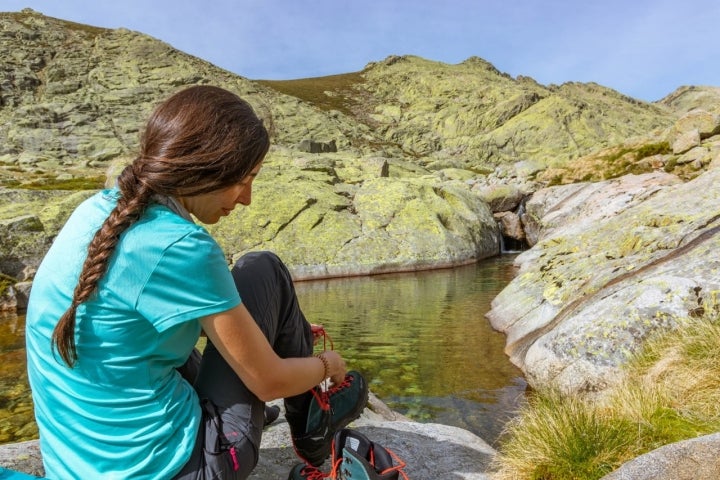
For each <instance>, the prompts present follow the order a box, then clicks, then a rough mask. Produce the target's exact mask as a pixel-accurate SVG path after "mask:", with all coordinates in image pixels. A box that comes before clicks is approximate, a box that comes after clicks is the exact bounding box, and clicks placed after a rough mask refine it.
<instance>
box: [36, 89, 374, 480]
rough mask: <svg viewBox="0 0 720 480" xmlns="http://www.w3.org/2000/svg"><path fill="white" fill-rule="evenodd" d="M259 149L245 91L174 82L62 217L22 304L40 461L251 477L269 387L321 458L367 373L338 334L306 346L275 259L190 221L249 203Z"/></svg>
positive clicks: (303, 452)
mask: <svg viewBox="0 0 720 480" xmlns="http://www.w3.org/2000/svg"><path fill="white" fill-rule="evenodd" d="M268 148H269V136H268V132H267V130H266V129H265V127H264V126H263V124H262V122H261V121H260V120H259V119H258V118H257V116H256V115H255V113H254V112H253V110H252V108H251V107H250V106H249V104H247V103H246V102H245V101H243V100H241V99H240V98H239V97H238V96H236V95H235V94H233V93H231V92H228V91H226V90H224V89H221V88H217V87H211V86H194V87H190V88H187V89H185V90H182V91H180V92H178V93H176V94H175V95H173V96H171V97H170V98H169V99H167V100H166V101H165V102H163V103H161V104H160V105H159V106H158V107H157V108H156V109H155V110H154V112H153V113H152V114H151V116H150V118H149V121H148V123H147V126H146V128H145V131H144V134H143V135H142V139H141V145H140V152H139V155H138V156H137V158H136V159H135V160H134V161H133V163H132V164H131V165H129V166H127V167H126V168H125V169H124V170H123V171H122V173H121V174H120V175H119V177H118V179H117V187H116V188H114V189H109V190H104V191H102V192H99V193H98V194H96V195H94V196H93V197H91V198H90V199H88V200H87V201H85V202H84V203H83V204H82V205H80V206H79V207H78V208H77V209H76V211H75V212H74V213H73V214H72V216H71V217H70V219H69V220H68V221H67V223H66V225H65V226H64V227H63V229H62V230H61V232H60V233H59V234H58V236H57V238H56V240H55V242H54V243H53V245H52V247H51V248H50V250H49V251H48V253H47V255H46V257H45V258H44V259H43V262H42V264H41V266H40V267H39V269H38V272H37V274H36V276H35V279H34V281H33V288H32V292H31V295H30V302H29V306H28V311H27V317H26V336H27V352H28V354H27V355H28V374H29V381H30V385H31V388H32V392H33V401H34V404H35V416H36V420H37V424H38V428H39V431H40V447H41V451H42V455H43V462H44V465H45V470H46V475H47V476H48V477H49V478H56V479H62V480H65V479H70V478H80V479H91V478H92V479H95V478H98V479H99V478H102V479H109V478H117V479H171V478H176V479H183V480H185V479H187V480H189V479H204V478H208V479H209V478H212V479H242V478H246V477H247V476H248V475H249V474H250V472H251V471H252V470H253V468H254V467H255V465H256V463H257V460H258V452H259V446H260V437H261V433H262V428H263V422H264V406H265V404H264V402H265V401H269V400H272V399H276V398H284V399H285V410H286V418H287V420H288V423H289V424H290V429H291V433H292V439H293V444H294V446H295V450H296V452H297V453H298V455H299V456H300V457H301V458H302V459H303V460H304V461H306V462H307V463H308V464H312V465H319V464H321V463H322V462H323V461H324V459H325V458H326V457H327V456H328V454H329V452H330V443H331V439H332V434H333V433H334V432H335V431H336V430H338V429H340V428H343V427H344V426H345V425H347V423H349V422H350V421H351V420H352V419H353V418H356V417H357V416H358V415H359V414H360V412H361V411H362V409H363V408H364V406H365V403H366V401H367V386H366V384H365V382H364V380H363V378H362V377H361V376H360V375H359V374H357V373H356V372H350V373H348V372H346V367H345V362H344V361H343V359H342V357H341V356H340V355H339V354H338V353H337V352H335V351H325V352H322V353H321V354H319V355H318V356H312V349H313V328H312V327H311V325H310V324H309V323H308V322H307V321H306V320H305V317H304V316H303V314H302V312H301V310H300V308H299V307H298V304H297V299H296V297H295V292H294V287H293V284H292V281H291V279H290V275H289V273H288V271H287V269H286V268H285V266H284V265H283V264H282V262H281V261H280V259H278V258H277V257H276V256H275V255H273V254H271V253H269V252H260V253H253V254H251V255H247V256H245V257H243V258H242V259H241V260H240V261H239V262H238V263H237V264H236V265H235V266H234V267H233V269H232V271H230V270H229V269H228V266H227V264H226V260H225V256H224V254H223V252H222V251H221V249H220V248H219V246H218V245H217V243H216V242H215V241H214V240H213V239H212V237H211V236H210V235H209V234H208V232H207V231H206V230H205V229H204V228H203V227H201V226H199V225H196V224H195V223H194V222H193V220H192V217H193V216H194V217H195V218H196V219H198V220H199V221H200V222H202V223H204V224H213V223H216V222H217V221H219V220H220V218H221V217H223V216H226V215H228V214H229V213H230V212H231V211H232V210H233V208H234V207H235V206H236V205H237V204H241V205H245V206H247V205H249V204H250V201H251V194H252V183H253V180H254V179H255V177H256V176H257V175H258V173H259V172H260V168H261V165H262V161H263V159H264V157H265V155H266V153H267V151H268ZM240 234H241V233H240ZM201 331H202V332H203V333H204V334H205V335H206V336H207V338H208V342H207V347H206V348H205V350H204V352H203V355H202V357H201V356H200V355H199V353H198V352H197V351H195V350H194V346H195V344H196V342H197V340H198V337H199V335H200V332H201ZM327 378H329V379H330V380H331V382H332V385H333V386H332V388H330V389H329V390H326V391H323V390H321V389H320V388H318V384H320V383H321V382H322V381H323V380H325V379H327Z"/></svg>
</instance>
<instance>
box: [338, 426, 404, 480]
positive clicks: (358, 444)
mask: <svg viewBox="0 0 720 480" xmlns="http://www.w3.org/2000/svg"><path fill="white" fill-rule="evenodd" d="M332 452H333V459H332V463H333V468H332V473H331V478H334V479H338V480H398V479H400V478H403V479H405V480H407V478H408V477H407V474H406V473H405V472H404V471H403V468H405V463H404V462H402V461H401V460H400V459H399V458H398V457H397V456H396V455H395V454H394V453H393V452H391V451H390V450H387V449H386V448H383V447H382V446H380V445H378V444H376V443H373V442H372V441H370V440H369V439H368V438H367V437H366V436H365V435H363V434H362V433H360V432H356V431H354V430H350V429H348V428H345V429H342V430H339V431H338V432H337V433H336V434H335V437H334V438H333V445H332ZM393 460H396V461H397V464H395V462H394V461H393ZM401 475H402V477H401Z"/></svg>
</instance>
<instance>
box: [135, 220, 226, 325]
mask: <svg viewBox="0 0 720 480" xmlns="http://www.w3.org/2000/svg"><path fill="white" fill-rule="evenodd" d="M238 304H240V295H239V294H238V292H237V289H236V288H235V283H234V282H233V279H232V275H231V274H230V270H229V268H228V265H227V263H226V261H225V256H224V255H223V253H222V250H221V249H220V247H219V246H218V244H217V243H216V242H215V241H214V240H213V239H212V237H210V235H208V234H207V233H206V232H203V231H201V230H196V231H193V232H191V233H188V234H187V235H185V236H183V237H182V238H180V239H179V240H178V241H176V242H174V243H172V244H171V245H169V246H168V247H167V248H166V249H165V251H164V252H163V254H162V256H161V257H160V260H159V261H158V263H157V265H156V266H155V268H154V270H153V272H152V274H151V275H150V277H149V278H148V281H147V282H146V284H145V286H144V287H143V289H142V291H141V292H140V295H139V296H138V301H137V305H136V308H137V310H138V312H140V313H141V314H142V315H143V316H144V317H145V318H147V319H148V320H149V321H150V322H151V323H153V326H154V327H155V328H156V329H157V330H158V331H160V332H162V331H164V330H166V329H168V328H170V327H172V326H175V325H177V324H179V323H182V322H185V321H188V320H190V319H195V318H200V317H204V316H206V315H211V314H214V313H219V312H223V311H226V310H229V309H231V308H233V307H236V306H237V305H238Z"/></svg>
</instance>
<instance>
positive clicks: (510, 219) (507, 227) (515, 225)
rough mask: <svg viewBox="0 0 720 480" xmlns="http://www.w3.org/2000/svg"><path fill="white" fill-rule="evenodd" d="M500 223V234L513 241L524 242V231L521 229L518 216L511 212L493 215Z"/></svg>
mask: <svg viewBox="0 0 720 480" xmlns="http://www.w3.org/2000/svg"><path fill="white" fill-rule="evenodd" d="M493 216H494V217H495V218H496V219H497V221H498V222H500V233H501V234H502V235H503V236H505V237H508V238H512V239H514V240H519V241H521V242H522V241H524V240H525V230H523V228H522V222H521V221H520V216H519V215H518V214H517V213H513V212H500V213H496V214H494V215H493Z"/></svg>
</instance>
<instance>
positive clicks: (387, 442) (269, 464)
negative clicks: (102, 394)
mask: <svg viewBox="0 0 720 480" xmlns="http://www.w3.org/2000/svg"><path fill="white" fill-rule="evenodd" d="M274 403H277V404H278V405H280V404H281V402H274ZM350 428H354V429H357V430H358V431H359V432H360V433H362V434H364V435H366V436H367V437H368V438H369V439H370V440H372V441H373V442H376V443H378V444H380V445H382V446H383V447H385V448H387V449H390V450H392V451H393V453H395V454H396V455H397V456H398V457H399V458H400V459H401V460H402V461H403V462H405V463H406V467H405V469H404V470H405V473H406V474H407V475H408V477H409V478H412V479H413V480H435V479H437V478H449V476H450V475H453V474H454V475H459V476H462V478H464V479H468V480H489V478H490V477H489V476H488V475H487V474H486V473H485V472H487V471H488V470H489V466H490V461H491V459H492V458H493V456H494V455H495V450H494V449H493V448H492V447H490V446H489V445H488V444H487V443H485V442H484V441H483V440H482V439H480V438H479V437H477V436H475V435H474V434H472V433H470V432H468V431H466V430H462V429H460V428H457V427H449V426H446V425H439V424H432V423H429V424H426V423H415V422H411V421H409V420H407V419H403V417H402V416H399V415H397V414H396V413H394V412H391V411H390V410H389V409H388V408H387V406H385V405H384V404H383V403H382V402H381V401H380V400H378V399H377V398H376V397H374V396H373V395H371V397H370V403H369V408H367V409H365V411H364V412H363V415H362V416H361V417H360V418H359V419H358V420H357V421H355V422H353V423H352V424H351V425H350ZM297 463H299V460H298V457H297V456H296V455H295V452H294V450H293V447H292V443H291V440H290V431H289V428H288V424H287V422H286V421H285V419H284V415H282V416H281V417H280V418H279V419H278V420H277V421H276V422H275V423H273V424H272V425H270V426H269V427H267V428H266V429H265V431H264V432H263V438H262V443H261V445H260V460H259V462H258V465H257V466H256V468H255V470H254V471H253V473H252V474H251V475H250V477H249V478H251V479H257V480H268V479H281V478H287V475H288V472H289V471H290V469H291V468H292V467H293V466H294V465H295V464H297ZM0 465H3V466H4V467H6V468H10V469H13V470H18V471H22V472H25V473H29V474H33V475H37V476H42V475H44V470H43V467H42V458H41V455H40V450H39V446H38V442H37V441H36V440H33V441H28V442H22V443H17V444H8V445H0ZM328 465H329V462H325V466H323V467H322V468H323V469H324V470H329V466H328ZM454 475H453V476H454Z"/></svg>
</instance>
